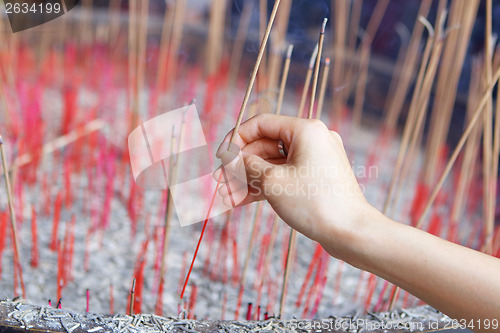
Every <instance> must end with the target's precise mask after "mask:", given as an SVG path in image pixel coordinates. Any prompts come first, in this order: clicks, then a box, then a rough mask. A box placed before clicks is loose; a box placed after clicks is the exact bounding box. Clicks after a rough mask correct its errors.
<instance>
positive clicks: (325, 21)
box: [321, 17, 328, 35]
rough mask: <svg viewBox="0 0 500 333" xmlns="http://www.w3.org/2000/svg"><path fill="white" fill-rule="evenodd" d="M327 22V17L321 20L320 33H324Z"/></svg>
mask: <svg viewBox="0 0 500 333" xmlns="http://www.w3.org/2000/svg"><path fill="white" fill-rule="evenodd" d="M327 23H328V19H327V18H326V17H325V19H324V20H323V25H322V26H321V34H322V35H324V34H325V30H326V24H327Z"/></svg>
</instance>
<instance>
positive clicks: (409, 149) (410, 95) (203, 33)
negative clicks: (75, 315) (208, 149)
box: [0, 0, 500, 320]
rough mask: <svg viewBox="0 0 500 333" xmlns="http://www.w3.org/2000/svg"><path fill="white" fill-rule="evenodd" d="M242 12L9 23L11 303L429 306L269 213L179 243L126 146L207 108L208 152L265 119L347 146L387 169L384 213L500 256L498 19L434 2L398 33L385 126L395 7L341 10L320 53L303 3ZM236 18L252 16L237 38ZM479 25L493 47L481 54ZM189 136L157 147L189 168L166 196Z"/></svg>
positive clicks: (188, 313)
mask: <svg viewBox="0 0 500 333" xmlns="http://www.w3.org/2000/svg"><path fill="white" fill-rule="evenodd" d="M365 2H366V3H365ZM243 3H244V4H243V5H242V6H241V8H240V6H239V2H238V3H236V2H234V3H232V2H230V1H226V0H221V1H212V2H210V3H209V5H208V6H207V7H206V8H203V9H201V10H199V9H198V10H196V9H195V8H191V6H195V5H194V4H193V3H190V2H188V1H186V0H174V1H167V2H166V9H165V12H160V13H155V12H154V10H153V8H155V7H154V6H155V4H154V3H153V2H150V1H147V0H144V1H143V0H130V1H125V0H112V1H110V2H109V7H108V6H106V7H105V8H102V7H98V6H94V3H93V1H92V0H86V1H83V2H82V4H81V6H78V7H77V8H75V9H74V10H73V11H70V12H69V13H68V14H66V15H64V16H62V17H61V18H59V19H57V20H53V21H51V22H49V23H47V24H46V25H45V26H43V29H41V27H39V28H34V29H32V30H27V31H25V32H21V33H17V34H12V33H11V32H10V28H9V26H8V24H9V22H8V20H6V18H4V17H0V134H1V135H2V137H0V150H1V159H2V168H1V169H0V174H1V176H2V177H1V180H0V183H1V184H0V185H1V186H0V193H1V194H0V263H1V264H0V298H10V297H14V296H22V297H25V298H27V299H30V300H34V301H36V302H43V303H45V302H46V300H47V299H52V300H58V303H57V305H56V306H57V307H61V306H62V299H63V298H64V306H65V307H68V308H72V309H76V310H81V311H86V312H89V311H92V312H93V311H99V312H107V313H111V314H113V313H115V312H121V313H127V314H137V313H141V312H154V313H156V314H159V315H174V316H175V315H179V317H184V318H186V319H205V318H210V319H237V320H242V319H247V320H265V319H268V318H271V317H291V316H297V315H299V316H301V317H303V318H314V317H327V316H330V315H334V314H335V313H334V312H335V311H337V310H338V311H345V310H350V309H352V308H357V309H360V310H365V311H382V310H387V309H389V308H391V307H394V306H398V307H411V306H414V305H417V304H419V303H420V301H419V300H418V299H416V298H414V297H413V296H411V295H410V294H408V293H406V292H404V291H400V290H398V288H396V287H395V286H393V285H391V284H390V283H388V282H387V281H383V280H382V279H380V278H378V277H376V276H375V275H373V274H369V273H366V272H360V271H359V270H357V269H355V268H353V267H351V266H349V265H346V264H345V263H344V262H341V261H338V260H335V259H333V258H331V257H330V256H329V255H328V254H327V253H326V252H325V251H324V250H323V249H322V247H321V246H320V245H319V244H316V243H314V242H312V241H310V240H307V239H305V238H304V237H302V236H301V235H299V234H297V233H296V232H295V231H294V230H291V229H290V228H289V227H288V226H286V224H284V222H283V221H281V220H280V218H279V216H278V215H277V214H276V213H275V212H274V211H272V209H270V207H269V205H267V204H266V203H264V202H259V203H255V204H252V205H249V206H246V207H238V208H235V209H233V210H231V211H229V212H227V213H225V214H223V215H221V216H219V217H216V218H214V219H208V218H207V219H206V220H205V221H202V222H204V223H202V224H201V225H194V226H190V227H186V228H180V227H179V226H178V223H177V216H176V212H175V203H174V199H173V196H172V193H171V192H170V191H157V192H154V191H145V190H143V189H141V188H140V187H138V186H137V185H136V183H135V182H134V179H133V177H132V171H131V168H130V158H129V152H128V149H127V146H126V138H127V135H128V134H129V133H130V130H131V129H134V128H136V127H137V126H138V125H139V124H140V123H142V122H144V121H146V120H149V119H151V118H152V117H154V116H156V115H158V114H162V113H165V112H167V111H169V110H172V109H176V108H178V107H180V106H182V105H188V103H189V102H190V101H191V104H192V103H194V99H197V101H199V103H198V105H197V109H198V111H199V116H200V118H201V121H202V124H203V130H204V133H205V136H206V139H207V141H208V142H216V141H219V140H220V139H221V138H222V137H223V135H225V134H226V133H227V132H228V131H229V130H231V128H232V127H233V126H234V127H235V131H234V134H233V137H232V138H231V142H234V140H235V138H236V135H237V133H238V129H239V126H240V124H241V123H242V121H244V120H245V119H247V118H248V117H250V116H252V115H255V114H258V113H275V114H285V115H289V116H296V117H300V118H308V119H312V118H316V119H322V120H323V121H325V123H327V124H328V125H329V126H330V127H331V128H332V129H335V130H337V131H338V132H339V133H340V134H341V135H342V137H343V139H344V143H345V144H346V148H347V151H348V152H349V155H350V156H349V157H350V158H351V156H352V158H354V159H355V165H354V167H355V168H356V167H360V168H363V169H364V170H372V169H371V168H372V167H376V168H377V170H379V171H378V173H377V175H370V174H366V173H365V174H363V175H358V174H356V175H357V176H359V181H360V183H362V185H363V186H364V187H365V189H366V193H365V194H366V197H367V199H368V200H369V201H370V202H371V203H372V204H374V205H375V206H377V207H378V208H380V209H381V210H382V211H383V212H384V213H385V214H387V215H388V216H389V217H391V218H394V219H396V220H398V221H401V222H403V223H408V224H411V225H413V226H415V227H418V228H421V229H423V230H426V231H428V232H430V233H432V234H435V235H437V236H440V237H443V238H446V239H448V240H450V241H453V242H456V243H459V244H463V245H466V246H469V247H472V248H475V249H478V250H481V251H484V252H485V253H488V254H490V255H494V256H497V257H500V227H499V226H498V225H495V213H496V201H497V192H498V188H497V183H498V168H499V164H498V163H499V157H500V102H499V99H498V96H499V95H500V86H499V85H498V79H499V77H500V48H499V47H495V46H496V44H495V43H496V39H495V37H494V36H495V32H494V31H492V29H493V24H492V19H493V18H492V15H493V14H492V13H494V10H493V6H494V3H493V1H491V0H487V1H486V2H485V6H480V1H479V0H469V1H463V0H451V1H446V0H436V1H432V0H423V1H420V2H418V13H417V14H416V15H415V17H414V21H412V22H404V23H405V25H404V26H406V25H407V26H408V28H403V27H402V24H400V25H398V26H397V27H392V26H391V27H390V29H389V30H397V34H399V36H400V42H399V50H398V52H397V58H396V59H395V60H394V59H393V61H392V62H393V65H394V66H393V69H392V70H391V71H390V73H389V74H390V75H391V77H392V78H391V79H390V82H388V83H387V86H388V89H387V92H385V91H384V92H383V95H382V96H377V97H378V100H379V101H380V100H381V101H382V102H378V104H377V105H378V107H379V108H380V110H379V111H381V112H380V113H381V114H382V119H379V120H378V121H373V120H372V118H373V116H372V115H369V112H368V108H367V107H368V106H372V104H375V103H374V102H373V96H372V95H373V92H374V91H376V90H374V88H373V84H372V82H373V81H372V80H373V78H374V76H375V75H377V73H378V71H377V69H378V68H377V66H378V65H377V64H379V63H381V61H380V59H381V57H382V56H381V55H380V54H378V53H377V48H376V47H375V46H377V42H378V41H380V40H381V39H383V38H385V33H386V32H387V29H381V28H380V27H381V25H383V24H384V17H387V15H390V13H391V11H390V9H391V4H392V2H391V1H390V0H381V1H377V2H376V4H375V7H374V8H373V10H372V13H371V15H370V16H369V17H368V18H367V19H366V20H365V19H364V17H365V15H363V13H364V11H366V8H367V7H366V6H367V3H368V2H367V1H363V0H354V1H346V0H332V1H331V3H329V4H328V7H329V11H328V10H326V9H325V12H324V13H322V14H323V15H324V16H328V15H331V17H325V18H323V17H320V18H319V20H318V21H317V22H315V24H314V26H313V27H314V29H315V30H311V31H317V30H319V36H317V35H316V34H314V38H312V39H310V40H307V43H305V42H306V41H302V40H297V37H296V36H295V35H293V36H292V35H289V34H288V32H289V31H290V29H289V28H290V27H292V26H295V22H294V20H293V17H291V15H292V14H293V13H294V12H297V11H300V10H295V11H294V6H297V5H298V4H296V3H295V2H292V1H288V0H287V1H284V0H283V1H280V0H275V1H265V0H259V1H256V0H255V1H244V2H243ZM271 4H273V6H272V10H270V9H271V6H270V5H271ZM368 5H369V4H368ZM232 6H236V7H237V8H232V9H236V11H239V12H240V14H239V16H235V18H237V22H234V23H235V24H232V21H234V20H233V19H232V18H231V17H230V15H229V13H230V12H232V11H231V7H232ZM125 8H126V10H125ZM482 10H484V13H482V12H481V11H482ZM330 13H331V14H330ZM206 14H208V15H206ZM309 14H311V15H312V13H308V12H304V11H303V10H302V13H301V15H305V16H307V15H309ZM479 15H481V17H484V18H485V19H484V20H481V19H478V16H479ZM431 17H435V19H432V21H431V19H430V18H431ZM254 19H255V20H254ZM321 20H323V21H321ZM124 22H126V24H123V23H124ZM328 22H330V25H329V27H328ZM478 22H479V23H478ZM253 23H255V24H253ZM477 24H482V25H484V31H485V36H484V47H483V48H482V49H481V52H480V53H479V54H473V55H471V54H470V53H469V50H470V49H471V48H470V47H469V44H470V43H471V40H472V37H473V34H472V31H473V29H474V27H475V26H476V25H477ZM232 26H234V27H235V31H234V33H233V32H231V31H230V29H231V27H232ZM330 28H331V29H330ZM304 29H305V28H304ZM50 31H60V33H58V34H51V33H49V32H50ZM299 35H300V36H302V37H303V38H307V37H306V36H307V34H305V33H304V34H299ZM233 36H234V37H233ZM317 37H319V38H317ZM294 45H295V47H294ZM297 45H302V46H303V45H310V47H297ZM259 46H260V47H259ZM304 54H305V58H307V59H306V62H307V60H308V62H307V63H305V62H304V60H303V59H301V57H304ZM467 57H471V58H472V61H471V63H472V66H471V68H468V67H467V66H465V64H466V63H467ZM382 67H383V68H384V70H386V68H387V66H382ZM464 77H470V82H468V84H469V89H468V94H464V92H463V90H461V88H460V86H461V85H462V84H461V82H462V81H463V80H464ZM245 85H246V89H245ZM495 89H498V91H497V93H496V96H497V100H496V102H495V101H494V97H493V96H495V93H494V91H495ZM378 93H379V94H380V93H381V92H380V91H378ZM461 101H466V103H463V104H464V108H465V109H466V111H465V114H463V115H462V113H463V112H462V113H461V112H460V110H459V109H460V108H459V107H456V106H457V105H459V104H460V103H461ZM454 116H455V117H458V118H460V116H462V117H463V120H464V125H463V127H460V125H457V124H456V123H453V122H452V117H454ZM368 120H370V121H368ZM400 124H402V126H400ZM426 124H430V125H429V126H426ZM190 126H191V124H189V122H186V121H184V120H183V122H182V124H181V125H180V127H178V128H175V127H174V129H172V131H171V133H172V136H171V137H166V138H163V139H162V140H163V141H164V142H169V147H167V148H168V149H169V151H170V152H171V155H173V156H175V158H171V159H170V160H169V161H161V168H162V171H163V175H164V177H165V179H164V181H165V182H166V183H176V182H177V181H178V180H180V179H185V177H186V175H185V174H184V171H185V170H184V165H185V163H191V161H184V160H182V158H181V157H178V156H177V155H178V153H179V152H180V151H181V149H182V148H183V147H182V143H183V141H184V139H185V138H187V137H189V136H190V135H191V130H190ZM176 127H177V126H176ZM427 127H428V128H427ZM169 130H170V129H169ZM169 133H170V132H169ZM457 133H458V135H457V136H458V137H459V140H458V141H457V143H450V142H452V141H450V140H449V138H450V135H449V134H453V135H456V134H457ZM213 160H214V157H213V156H210V157H209V158H207V160H206V161H205V162H206V164H215V163H216V162H214V161H213ZM205 162H204V163H205ZM195 167H197V168H199V169H200V170H203V169H206V168H204V166H202V165H196V166H195ZM186 169H187V168H186ZM186 172H187V171H186ZM221 177H223V173H222V174H221ZM221 180H222V178H219V181H218V182H219V184H218V185H220V182H221ZM203 190H204V191H205V192H204V193H205V197H204V198H198V197H186V198H184V200H186V201H187V202H190V203H192V207H193V210H197V209H199V206H201V205H199V202H200V200H205V201H206V202H211V203H213V202H214V199H215V196H216V195H217V193H214V192H212V191H211V190H210V187H209V186H208V183H207V186H206V188H204V189H203ZM211 209H212V206H210V209H209V211H208V212H203V214H205V213H206V214H207V216H210V210H211ZM197 257H198V259H197V260H195V259H196V258H197ZM179 296H180V298H179ZM49 302H50V301H49ZM214 304H216V305H214Z"/></svg>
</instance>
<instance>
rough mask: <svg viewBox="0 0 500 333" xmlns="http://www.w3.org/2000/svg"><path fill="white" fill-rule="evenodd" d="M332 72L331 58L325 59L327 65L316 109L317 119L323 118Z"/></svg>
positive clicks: (324, 69)
mask: <svg viewBox="0 0 500 333" xmlns="http://www.w3.org/2000/svg"><path fill="white" fill-rule="evenodd" d="M329 73H330V58H326V59H325V67H324V68H323V79H322V80H321V88H320V90H319V98H318V109H317V110H316V119H321V114H322V113H323V104H324V102H325V95H326V87H327V85H328V75H329Z"/></svg>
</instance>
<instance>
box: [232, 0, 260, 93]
mask: <svg viewBox="0 0 500 333" xmlns="http://www.w3.org/2000/svg"><path fill="white" fill-rule="evenodd" d="M253 4H254V1H245V2H244V5H243V12H242V13H241V18H240V22H239V24H238V31H237V32H236V38H235V40H234V45H233V51H232V52H231V60H230V62H229V64H230V65H229V87H234V86H235V84H236V80H237V79H238V73H239V69H240V66H241V58H242V57H243V48H244V46H245V41H246V39H247V35H248V28H249V26H250V19H251V18H252V11H253Z"/></svg>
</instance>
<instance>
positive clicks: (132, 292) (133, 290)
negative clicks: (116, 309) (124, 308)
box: [128, 278, 135, 316]
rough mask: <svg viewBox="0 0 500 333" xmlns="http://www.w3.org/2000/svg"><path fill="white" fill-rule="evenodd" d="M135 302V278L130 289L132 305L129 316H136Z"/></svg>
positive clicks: (130, 305)
mask: <svg viewBox="0 0 500 333" xmlns="http://www.w3.org/2000/svg"><path fill="white" fill-rule="evenodd" d="M134 301H135V278H134V279H133V280H132V288H131V289H130V301H129V302H130V304H129V308H128V314H129V316H133V315H134Z"/></svg>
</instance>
